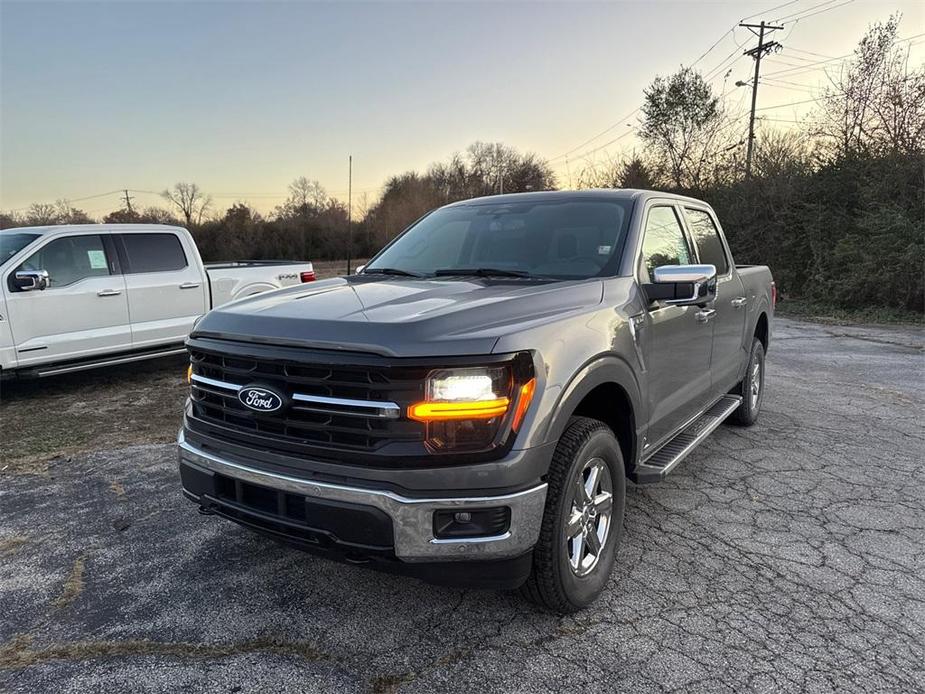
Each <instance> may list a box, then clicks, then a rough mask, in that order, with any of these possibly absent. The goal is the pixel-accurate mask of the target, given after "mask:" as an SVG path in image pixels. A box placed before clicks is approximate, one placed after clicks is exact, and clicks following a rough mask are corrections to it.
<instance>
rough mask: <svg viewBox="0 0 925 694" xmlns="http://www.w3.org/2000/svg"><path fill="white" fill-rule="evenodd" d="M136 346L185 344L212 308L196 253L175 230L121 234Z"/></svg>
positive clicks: (133, 338) (121, 248)
mask: <svg viewBox="0 0 925 694" xmlns="http://www.w3.org/2000/svg"><path fill="white" fill-rule="evenodd" d="M118 239H119V244H120V253H121V256H122V259H123V261H124V265H125V284H126V288H127V290H128V308H129V316H130V318H131V323H132V345H133V346H134V347H135V348H139V347H142V348H143V347H153V346H156V345H162V344H170V343H175V342H182V341H183V340H185V339H186V336H187V335H188V334H189V331H190V329H191V328H192V327H193V322H194V321H195V320H196V318H198V317H199V316H201V315H202V314H203V313H205V312H206V310H207V301H208V298H207V297H208V294H207V291H208V288H207V287H205V286H204V283H203V281H204V280H203V277H202V275H201V269H200V267H199V265H198V264H197V263H195V262H194V261H193V256H192V253H190V252H188V249H185V248H184V245H183V243H182V242H181V240H180V237H179V236H178V235H177V234H175V233H173V232H170V231H156V232H151V231H145V232H127V233H123V234H120V235H119V237H118Z"/></svg>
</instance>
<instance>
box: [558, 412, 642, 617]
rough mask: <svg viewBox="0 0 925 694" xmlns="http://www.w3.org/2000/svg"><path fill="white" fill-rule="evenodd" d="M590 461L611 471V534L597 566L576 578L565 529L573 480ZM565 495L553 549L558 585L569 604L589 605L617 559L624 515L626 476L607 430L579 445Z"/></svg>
mask: <svg viewBox="0 0 925 694" xmlns="http://www.w3.org/2000/svg"><path fill="white" fill-rule="evenodd" d="M592 458H601V459H602V460H603V461H604V462H605V463H606V464H607V467H608V469H609V471H610V477H611V480H612V483H613V511H612V514H611V518H610V531H609V533H608V535H607V541H606V543H605V545H604V551H603V554H602V556H601V558H600V560H599V561H598V563H597V566H595V567H594V569H593V570H592V571H591V573H589V574H588V575H587V576H577V575H576V574H575V573H574V572H573V571H572V569H571V566H570V565H569V556H568V551H567V544H566V542H565V526H566V523H567V522H568V517H569V513H570V511H571V503H570V500H571V496H570V490H571V489H572V488H573V485H574V484H575V481H576V477H577V476H578V475H579V474H581V471H582V468H583V467H584V464H585V462H587V461H588V460H590V459H592ZM562 489H563V491H564V493H563V494H562V499H560V501H559V504H558V509H557V516H556V530H555V533H554V537H555V542H556V544H555V547H554V548H553V551H554V556H555V559H556V561H555V564H556V567H557V571H558V574H559V581H560V585H561V586H562V588H563V590H564V593H565V595H566V596H567V598H568V600H569V602H570V603H572V604H573V605H575V606H576V607H584V606H585V605H588V604H590V603H591V602H593V601H594V599H595V598H596V597H597V596H598V595H599V594H600V592H601V590H603V588H604V586H605V585H606V584H607V581H608V579H609V578H610V573H611V571H612V569H613V565H614V561H615V559H616V553H617V549H618V548H619V546H620V541H621V539H622V537H623V514H624V510H625V502H626V473H625V472H624V468H623V455H622V453H621V451H620V446H619V444H618V443H617V440H616V439H615V438H614V436H613V434H612V433H610V430H609V429H605V428H601V429H598V430H596V431H595V432H593V433H592V434H591V435H590V436H589V437H588V438H587V440H586V441H585V442H584V444H582V446H581V448H579V449H578V452H577V453H576V454H575V456H574V457H573V459H572V461H571V465H570V466H569V471H568V475H567V477H566V480H565V484H564V486H563V487H562Z"/></svg>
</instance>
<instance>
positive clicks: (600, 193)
mask: <svg viewBox="0 0 925 694" xmlns="http://www.w3.org/2000/svg"><path fill="white" fill-rule="evenodd" d="M648 198H662V199H664V198H671V199H674V200H687V201H695V202H701V201H699V200H696V199H695V198H690V197H687V196H684V195H677V194H675V193H667V192H664V191H660V190H637V189H635V188H589V189H587V190H542V191H534V192H531V193H509V194H506V195H489V196H486V197H481V198H471V199H469V200H460V201H458V202H454V203H450V204H449V205H447V207H464V206H466V205H497V204H499V203H524V202H537V201H539V200H546V201H550V202H564V201H568V200H643V199H648Z"/></svg>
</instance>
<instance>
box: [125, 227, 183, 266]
mask: <svg viewBox="0 0 925 694" xmlns="http://www.w3.org/2000/svg"><path fill="white" fill-rule="evenodd" d="M122 243H123V245H124V246H125V254H126V256H127V258H126V259H127V260H128V271H129V272H168V271H170V270H182V269H183V268H185V267H186V254H185V253H184V252H183V246H181V245H180V239H178V238H177V237H176V236H174V235H173V234H123V235H122Z"/></svg>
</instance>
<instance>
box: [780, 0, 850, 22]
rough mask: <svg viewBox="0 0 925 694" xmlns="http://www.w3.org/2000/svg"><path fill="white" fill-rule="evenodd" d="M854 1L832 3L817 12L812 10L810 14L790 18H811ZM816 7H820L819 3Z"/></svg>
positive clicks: (797, 20) (795, 20)
mask: <svg viewBox="0 0 925 694" xmlns="http://www.w3.org/2000/svg"><path fill="white" fill-rule="evenodd" d="M852 2H854V0H845V1H844V2H842V3H839V4H838V5H832V6H831V7H826V8H825V9H823V10H819V11H817V12H810V13H809V14H804V15H800V16H799V17H797V18H796V19H794V20H790V21H794V22H799V21H800V20H801V19H808V18H810V17H815V16H816V15H817V14H822V13H823V12H829V11H831V10H837V9H838V8H839V7H844V6H845V5H849V4H851V3H852ZM816 7H819V5H817V6H816Z"/></svg>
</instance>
